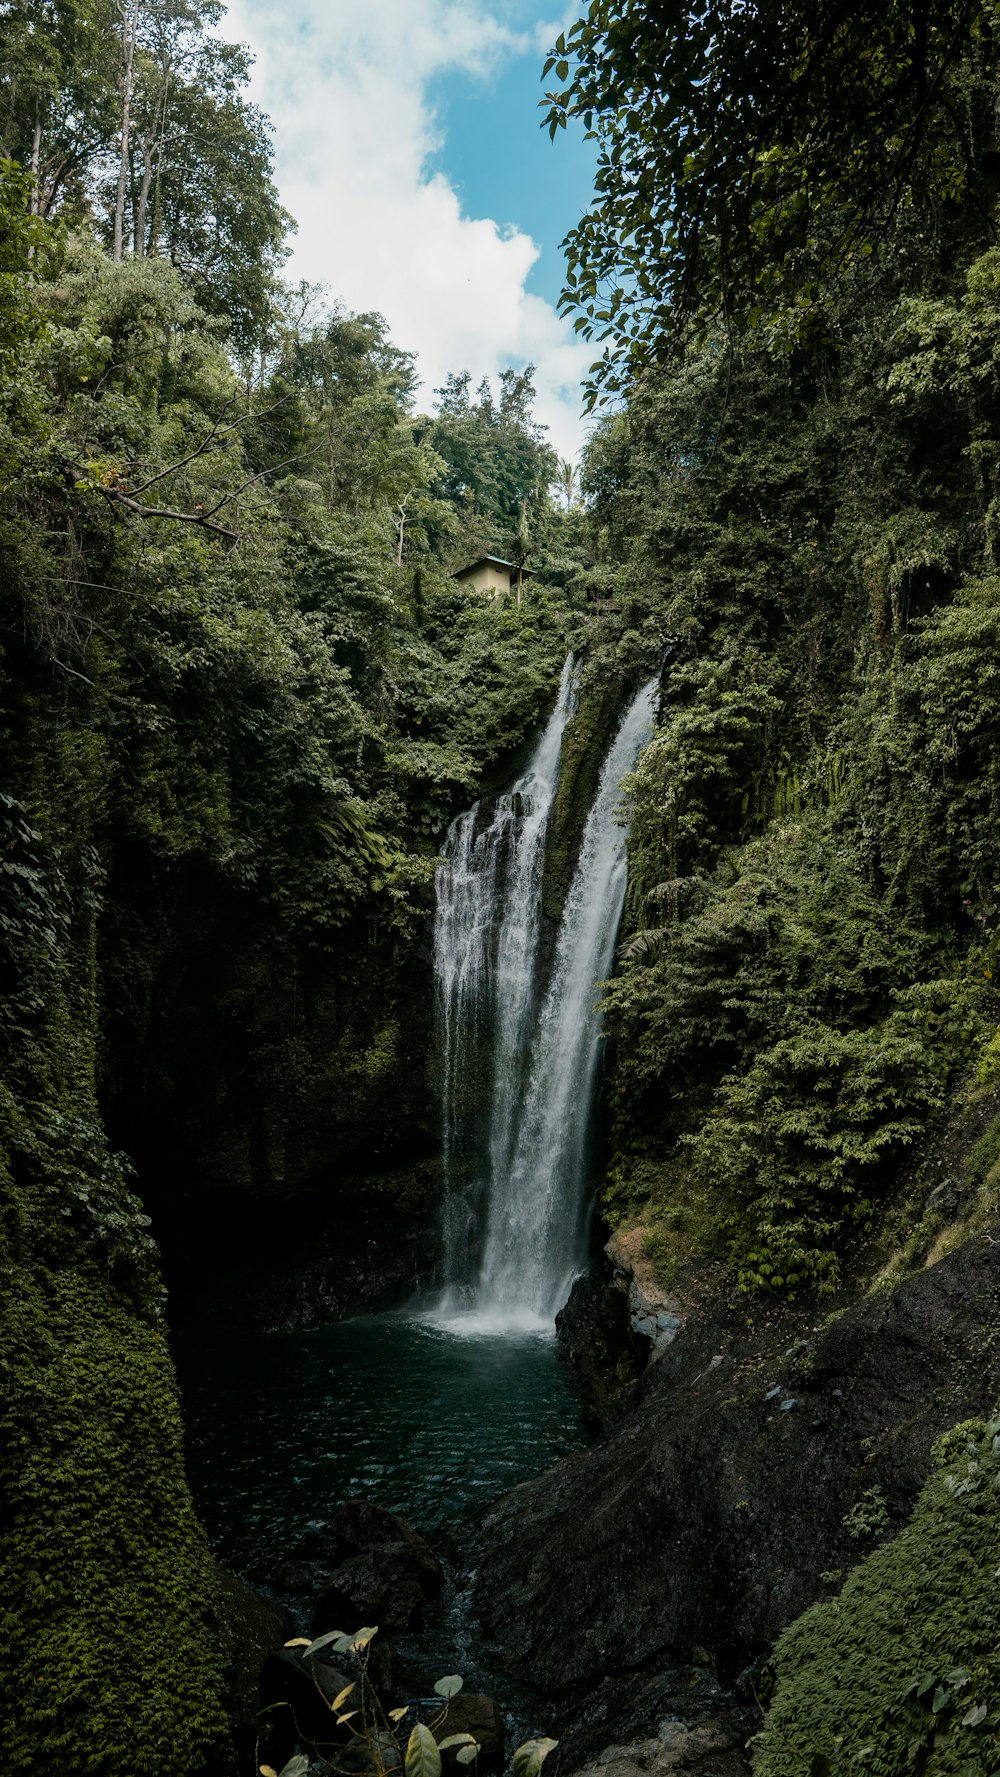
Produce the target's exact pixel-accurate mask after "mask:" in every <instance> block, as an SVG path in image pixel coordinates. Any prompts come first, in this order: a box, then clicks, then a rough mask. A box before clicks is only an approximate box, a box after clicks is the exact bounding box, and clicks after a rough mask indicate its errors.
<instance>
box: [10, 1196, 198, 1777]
mask: <svg viewBox="0 0 1000 1777" xmlns="http://www.w3.org/2000/svg"><path fill="white" fill-rule="evenodd" d="M5 1182H9V1175H8V1180H7V1181H5ZM4 1271H5V1275H4V1308H3V1313H2V1317H0V1321H2V1324H0V1354H2V1355H0V1367H2V1371H3V1389H2V1396H3V1436H2V1438H0V1447H2V1450H3V1456H2V1459H0V1461H2V1470H3V1473H2V1485H3V1492H4V1501H5V1523H4V1534H3V1539H2V1543H0V1550H2V1555H0V1559H2V1573H3V1600H4V1603H3V1611H2V1623H0V1647H2V1650H3V1653H2V1659H3V1668H4V1685H3V1692H4V1716H5V1722H4V1744H5V1748H6V1752H5V1757H6V1760H7V1764H8V1768H9V1769H10V1770H11V1771H12V1772H29V1771H37V1770H38V1769H39V1765H40V1763H41V1764H44V1763H46V1762H48V1763H49V1764H50V1765H53V1764H58V1763H61V1762H68V1763H70V1764H71V1765H72V1766H73V1768H74V1769H76V1770H79V1771H95V1772H97V1771H99V1772H102V1773H107V1774H108V1777H111V1774H112V1773H120V1774H121V1777H126V1773H127V1774H128V1777H160V1774H161V1773H162V1772H163V1771H164V1770H165V1769H168V1768H176V1769H178V1770H194V1769H197V1768H199V1767H200V1766H201V1765H202V1764H203V1763H204V1762H205V1760H206V1758H207V1756H208V1754H209V1753H210V1752H211V1751H213V1750H215V1749H216V1748H217V1747H218V1745H219V1743H220V1742H221V1740H222V1737H223V1735H224V1731H225V1716H224V1708H223V1698H222V1695H221V1681H220V1678H219V1675H218V1674H219V1669H218V1665H217V1654H216V1650H215V1647H214V1646H213V1643H214V1642H215V1640H216V1637H217V1635H218V1632H219V1621H218V1615H217V1609H216V1602H215V1585H216V1583H215V1577H214V1569H213V1564H212V1561H211V1558H210V1556H209V1553H208V1549H207V1547H206V1545H205V1541H204V1537H203V1535H202V1533H201V1531H200V1529H199V1527H198V1525H197V1523H196V1521H195V1517H194V1512H193V1508H192V1505H191V1501H190V1497H189V1495H188V1492H187V1488H186V1485H185V1482H184V1476H183V1463H182V1450H181V1430H180V1415H179V1409H178V1402H177V1395H176V1387H175V1384H174V1380H173V1374H172V1369H171V1364H170V1358H169V1353H168V1350H167V1345H166V1339H165V1336H164V1329H163V1326H162V1323H160V1322H159V1321H158V1319H157V1318H156V1317H155V1316H154V1317H149V1316H146V1315H137V1313H136V1309H135V1305H134V1302H132V1301H131V1300H129V1299H128V1298H127V1297H123V1296H122V1295H121V1294H120V1293H119V1292H118V1291H117V1290H116V1289H115V1288H114V1286H113V1285H109V1283H108V1280H107V1276H106V1273H105V1272H104V1271H103V1269H102V1268H99V1267H97V1266H90V1265H87V1264H86V1263H83V1264H81V1265H79V1266H74V1267H73V1268H71V1269H58V1270H46V1271H44V1272H40V1271H39V1270H37V1269H36V1268H34V1267H29V1266H27V1265H26V1264H25V1263H24V1262H23V1261H20V1260H17V1259H14V1260H11V1259H10V1258H8V1259H7V1261H6V1262H5V1267H4Z"/></svg>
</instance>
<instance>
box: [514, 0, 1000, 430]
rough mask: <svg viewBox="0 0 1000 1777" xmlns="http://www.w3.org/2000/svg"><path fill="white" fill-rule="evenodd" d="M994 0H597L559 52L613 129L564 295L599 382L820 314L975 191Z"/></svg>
mask: <svg viewBox="0 0 1000 1777" xmlns="http://www.w3.org/2000/svg"><path fill="white" fill-rule="evenodd" d="M998 22H1000V7H998V6H997V5H996V4H995V0H661V3H659V4H657V3H655V0H594V3H593V4H592V5H591V6H590V8H589V11H588V12H587V14H586V16H585V17H584V18H581V19H579V20H578V21H577V23H576V24H575V25H573V27H572V28H571V29H570V30H569V31H567V32H566V33H565V34H564V35H563V36H561V37H560V38H559V39H558V42H557V44H556V46H555V50H554V52H553V54H552V55H551V56H550V57H549V59H548V61H547V62H546V64H545V69H544V77H548V76H549V75H551V74H553V73H554V75H555V79H556V81H557V82H558V83H559V85H558V87H557V88H553V89H552V90H550V91H548V92H547V93H546V99H545V105H546V107H547V110H546V118H545V121H546V122H547V124H548V128H549V131H550V133H551V135H552V136H553V137H554V136H555V134H556V132H557V130H559V129H560V128H564V127H565V126H566V124H567V122H568V121H569V120H570V119H582V121H583V124H584V126H585V128H586V129H587V131H589V132H590V133H591V135H592V136H593V137H595V138H596V140H597V142H598V144H599V162H598V170H597V175H596V190H595V196H594V202H593V205H592V207H591V209H590V210H589V211H588V213H587V214H586V215H585V216H584V217H583V218H582V220H581V221H580V222H579V223H578V224H577V226H576V227H575V228H574V229H572V230H571V232H570V234H569V235H568V236H567V238H566V241H565V242H564V246H565V248H566V251H567V273H566V287H565V290H564V293H563V297H562V308H563V311H564V312H565V313H568V314H572V315H574V316H575V323H574V324H575V326H576V329H577V331H578V332H579V333H581V334H582V335H583V337H584V338H586V339H593V340H596V341H598V342H605V343H604V351H603V353H602V355H601V357H600V358H599V359H598V360H597V362H596V363H595V364H594V366H593V367H592V371H591V382H590V385H589V388H588V398H589V403H590V405H591V406H593V405H594V403H595V402H596V401H597V400H598V399H600V398H601V397H602V396H606V395H608V394H612V393H615V392H616V391H618V390H620V389H622V388H623V387H625V386H626V385H627V384H628V382H629V381H630V380H631V379H632V377H633V376H634V375H635V374H636V372H637V371H638V370H639V369H640V368H641V366H642V365H643V364H644V363H645V362H647V361H648V360H649V358H650V357H651V356H664V355H670V354H671V353H672V352H674V351H676V350H678V349H680V348H682V347H683V345H684V344H685V343H686V342H688V341H689V340H691V339H692V338H693V339H697V338H699V337H704V335H705V334H706V333H707V332H709V331H712V330H715V329H718V328H720V327H721V328H725V329H730V328H733V327H740V328H747V327H749V328H751V329H757V328H762V329H765V330H767V332H768V333H769V334H770V335H772V336H780V337H781V338H783V339H785V340H790V339H801V338H803V337H806V336H808V335H809V334H810V333H812V334H815V333H816V332H817V331H818V330H822V328H823V326H824V317H825V315H826V313H827V312H828V309H829V307H830V305H831V303H832V302H833V301H834V300H835V299H836V294H837V291H838V288H839V285H840V283H841V281H842V279H843V277H844V276H845V274H846V272H847V271H848V268H849V267H850V265H851V263H852V262H853V261H854V260H856V259H857V258H858V257H867V256H870V255H871V254H872V253H873V252H876V251H877V250H878V248H879V246H880V244H881V243H882V242H883V241H884V240H885V239H886V236H887V234H888V233H889V231H890V230H891V229H892V227H893V224H894V222H895V221H896V219H897V218H898V216H899V214H900V212H901V211H902V210H903V209H904V208H906V207H907V206H909V205H913V204H919V205H923V204H927V203H941V202H954V201H957V200H965V201H968V200H969V199H972V200H973V201H976V200H977V199H978V200H979V201H982V200H981V195H980V194H981V187H982V167H983V152H984V149H986V148H987V147H990V146H991V137H990V131H991V128H992V123H991V119H990V112H991V110H992V107H991V106H990V105H989V104H988V102H987V98H988V94H987V88H988V87H989V86H990V84H991V77H992V74H993V71H994V68H995V64H996V43H997V29H998Z"/></svg>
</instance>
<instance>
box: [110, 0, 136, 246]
mask: <svg viewBox="0 0 1000 1777" xmlns="http://www.w3.org/2000/svg"><path fill="white" fill-rule="evenodd" d="M118 5H119V11H120V13H121V19H122V86H121V93H122V139H121V153H120V155H119V157H118V193H117V197H116V199H115V238H114V249H113V258H114V262H115V264H116V265H121V262H122V243H123V240H124V235H125V192H126V187H127V185H128V162H129V125H130V122H131V113H132V79H133V69H134V66H135V35H136V23H137V19H136V14H137V12H138V6H139V0H118Z"/></svg>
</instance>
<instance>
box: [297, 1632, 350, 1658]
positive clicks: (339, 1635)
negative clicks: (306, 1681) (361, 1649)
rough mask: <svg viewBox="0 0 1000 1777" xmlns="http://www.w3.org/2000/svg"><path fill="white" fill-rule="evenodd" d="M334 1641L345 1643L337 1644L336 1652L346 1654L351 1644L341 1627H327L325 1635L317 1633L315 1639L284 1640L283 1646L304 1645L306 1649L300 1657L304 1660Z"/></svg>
mask: <svg viewBox="0 0 1000 1777" xmlns="http://www.w3.org/2000/svg"><path fill="white" fill-rule="evenodd" d="M334 1641H336V1642H337V1643H338V1644H339V1643H344V1644H345V1645H343V1646H340V1645H338V1647H337V1652H338V1654H346V1652H347V1650H348V1648H349V1647H350V1645H351V1637H350V1636H349V1635H345V1634H344V1631H343V1629H329V1630H328V1631H327V1633H326V1634H325V1635H318V1636H317V1637H316V1640H315V1641H286V1642H285V1646H286V1647H304V1648H305V1650H306V1651H305V1653H304V1654H303V1655H302V1658H303V1659H304V1660H309V1659H311V1658H312V1656H313V1654H318V1653H319V1650H320V1648H321V1647H329V1646H330V1644H331V1643H332V1642H334Z"/></svg>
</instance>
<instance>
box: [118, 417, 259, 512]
mask: <svg viewBox="0 0 1000 1777" xmlns="http://www.w3.org/2000/svg"><path fill="white" fill-rule="evenodd" d="M291 398H292V397H291V395H282V397H281V399H280V400H279V401H274V402H272V404H271V406H270V407H264V408H262V409H261V411H260V412H259V413H244V414H241V415H240V417H239V419H238V420H233V422H232V424H231V425H229V426H223V425H222V422H223V420H224V419H225V417H226V415H227V413H228V412H229V409H230V408H231V407H232V405H233V402H234V401H235V400H236V396H235V395H230V397H229V400H228V401H227V402H226V405H225V407H224V408H223V409H222V412H221V413H220V415H219V417H218V419H217V420H216V422H215V425H214V426H213V427H212V429H211V431H210V432H208V433H206V435H205V437H204V438H203V439H202V441H201V443H200V444H198V445H196V446H195V448H194V450H191V451H188V454H187V456H186V457H179V458H178V460H177V462H176V463H169V464H168V465H167V467H166V468H165V469H158V470H157V472H156V474H155V475H151V476H150V477H149V479H148V480H147V481H143V482H141V483H140V485H139V486H138V487H134V488H131V489H130V490H129V491H130V493H131V494H132V497H133V499H135V498H137V497H138V496H139V494H144V493H145V492H146V489H147V488H148V487H152V486H153V484H154V482H157V481H163V480H164V479H165V477H166V476H168V475H176V473H177V471H178V469H185V468H186V467H187V465H188V463H193V462H194V460H195V458H196V457H200V456H201V455H202V453H203V451H206V450H207V449H208V447H209V445H210V444H211V442H212V439H213V438H215V437H216V436H218V437H219V438H226V437H228V435H229V433H230V432H235V431H236V430H237V429H238V427H240V426H242V425H245V424H246V421H247V420H261V419H265V418H266V416H267V415H268V414H269V413H274V411H275V409H276V408H278V407H284V405H285V403H286V402H287V401H290V400H291ZM220 427H222V430H221V431H220V430H219V428H220Z"/></svg>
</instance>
